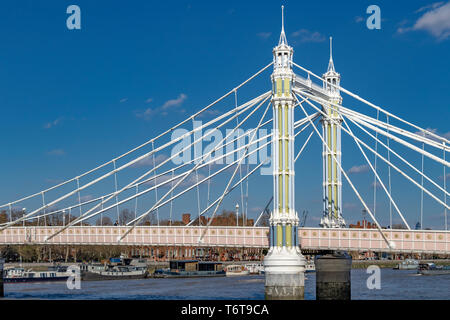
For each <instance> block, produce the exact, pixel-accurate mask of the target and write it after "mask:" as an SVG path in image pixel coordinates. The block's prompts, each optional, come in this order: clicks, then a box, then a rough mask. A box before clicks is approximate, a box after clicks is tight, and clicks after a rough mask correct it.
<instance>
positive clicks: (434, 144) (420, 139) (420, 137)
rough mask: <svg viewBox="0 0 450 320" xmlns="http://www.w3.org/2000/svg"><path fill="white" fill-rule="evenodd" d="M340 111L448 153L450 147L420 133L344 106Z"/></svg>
mask: <svg viewBox="0 0 450 320" xmlns="http://www.w3.org/2000/svg"><path fill="white" fill-rule="evenodd" d="M340 109H341V112H342V113H343V114H350V115H353V116H357V117H359V118H361V119H363V120H364V121H366V122H368V123H370V124H373V125H376V126H377V127H379V128H383V129H386V131H388V132H389V131H392V132H395V133H397V134H401V135H402V136H404V137H407V138H410V139H412V140H415V141H418V142H422V143H426V144H427V145H428V146H431V147H435V148H437V149H440V150H446V151H447V152H450V147H446V146H444V145H443V144H441V143H439V142H437V141H435V140H432V139H428V138H426V137H425V135H424V134H422V133H421V134H418V133H415V132H411V131H408V130H405V129H402V128H399V127H397V126H394V125H392V124H390V123H389V121H386V122H383V121H381V120H378V119H374V118H372V117H371V116H367V115H365V114H362V113H360V112H357V111H355V110H352V109H349V108H346V107H344V106H341V107H340ZM386 119H389V115H386Z"/></svg>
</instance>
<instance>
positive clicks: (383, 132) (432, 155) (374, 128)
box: [352, 116, 450, 167]
mask: <svg viewBox="0 0 450 320" xmlns="http://www.w3.org/2000/svg"><path fill="white" fill-rule="evenodd" d="M352 117H353V118H354V119H355V120H356V121H358V122H359V123H360V124H362V125H364V126H365V127H366V128H369V129H371V130H373V131H375V132H378V133H381V134H382V135H384V136H386V137H389V138H390V139H391V140H394V141H395V142H397V143H399V144H402V145H403V146H405V147H407V148H409V149H411V150H414V151H416V152H418V153H420V154H422V155H424V156H426V157H427V158H429V159H432V160H434V161H436V162H439V163H441V164H443V165H445V166H447V167H450V162H448V161H444V160H443V159H441V158H439V157H438V156H435V155H434V154H432V153H429V152H428V151H425V150H422V149H421V148H418V147H416V146H415V145H413V144H411V143H409V142H407V141H405V140H403V139H401V138H399V137H397V136H394V135H392V134H391V133H388V132H386V131H384V130H382V129H380V128H378V127H375V126H373V125H371V124H370V123H368V122H366V121H364V120H362V119H360V118H358V117H357V116H352Z"/></svg>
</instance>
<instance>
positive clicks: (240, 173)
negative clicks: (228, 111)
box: [199, 91, 245, 219]
mask: <svg viewBox="0 0 450 320" xmlns="http://www.w3.org/2000/svg"><path fill="white" fill-rule="evenodd" d="M234 104H235V106H236V109H237V91H235V92H234ZM238 123H239V117H236V124H238ZM239 177H240V178H241V179H242V167H241V166H240V167H239ZM241 208H242V212H244V210H245V208H244V189H243V186H242V184H241ZM199 219H200V217H199Z"/></svg>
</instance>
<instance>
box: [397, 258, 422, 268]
mask: <svg viewBox="0 0 450 320" xmlns="http://www.w3.org/2000/svg"><path fill="white" fill-rule="evenodd" d="M417 268H419V261H418V260H415V259H405V260H403V261H402V262H400V263H399V264H397V265H396V266H395V267H394V270H416V269H417Z"/></svg>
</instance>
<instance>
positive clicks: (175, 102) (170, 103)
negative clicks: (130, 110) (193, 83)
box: [135, 93, 187, 120]
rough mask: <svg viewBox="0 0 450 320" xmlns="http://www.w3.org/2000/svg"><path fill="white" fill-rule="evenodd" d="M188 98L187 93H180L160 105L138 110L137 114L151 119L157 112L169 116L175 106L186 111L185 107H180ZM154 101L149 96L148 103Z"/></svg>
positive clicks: (181, 111) (183, 111) (180, 110)
mask: <svg viewBox="0 0 450 320" xmlns="http://www.w3.org/2000/svg"><path fill="white" fill-rule="evenodd" d="M186 99H187V95H185V94H184V93H180V95H179V96H178V98H176V99H170V100H167V101H166V102H164V104H163V105H162V106H160V107H157V108H147V109H145V110H144V111H136V112H135V115H136V117H138V118H143V119H145V120H149V119H150V118H151V117H153V116H154V115H157V114H160V115H163V116H167V115H168V114H169V111H170V110H171V109H175V108H177V111H178V112H180V113H185V112H186V110H185V109H179V107H180V106H181V105H182V104H183V103H184V101H186ZM152 101H153V99H151V98H149V99H147V100H146V103H150V102H152Z"/></svg>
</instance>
